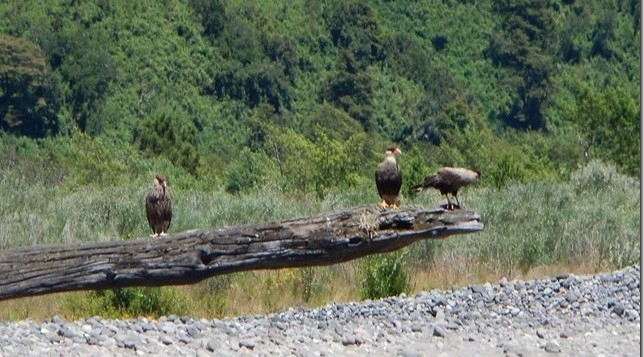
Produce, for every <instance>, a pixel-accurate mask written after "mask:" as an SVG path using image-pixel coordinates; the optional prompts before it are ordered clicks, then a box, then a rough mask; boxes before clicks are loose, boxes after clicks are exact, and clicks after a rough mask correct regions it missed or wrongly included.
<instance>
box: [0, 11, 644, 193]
mask: <svg viewBox="0 0 644 357" xmlns="http://www.w3.org/2000/svg"><path fill="white" fill-rule="evenodd" d="M0 15H1V16H0V130H1V131H2V133H1V134H0V135H1V136H0V137H2V138H3V139H4V140H5V142H7V143H8V144H7V145H9V146H20V145H26V144H25V142H32V143H33V145H32V144H29V145H27V147H30V148H31V149H29V150H17V151H12V152H18V153H20V155H22V156H23V158H24V160H26V161H29V160H32V161H33V160H36V158H38V157H45V156H46V157H50V158H51V159H52V161H51V167H48V168H43V169H42V170H54V171H56V170H58V169H57V168H61V169H60V170H62V168H63V167H64V168H65V170H66V171H68V172H69V173H68V174H66V175H65V178H64V179H63V181H65V180H67V181H73V182H70V183H79V182H80V183H84V182H87V181H88V180H87V178H84V177H83V176H84V175H86V174H89V173H87V170H86V168H87V167H96V168H102V169H103V170H108V171H110V170H111V171H112V173H113V174H114V175H115V177H114V179H115V180H121V181H129V180H134V179H135V178H136V177H138V176H139V175H142V174H148V173H149V171H151V170H164V171H170V172H172V173H173V174H174V175H175V176H178V177H180V178H182V179H181V180H180V181H182V182H185V183H186V184H193V183H195V182H205V183H207V184H209V185H210V184H215V185H222V186H223V187H226V188H227V189H228V190H229V191H231V192H239V191H242V190H246V189H248V188H252V187H256V186H261V185H265V184H274V185H280V186H281V187H282V188H284V189H288V190H295V191H302V192H313V193H315V194H317V195H318V196H324V195H325V194H327V193H328V192H330V191H332V190H333V189H334V187H336V186H338V185H341V186H343V187H355V186H359V185H363V184H367V183H369V184H370V183H371V180H372V175H373V169H374V167H375V165H376V164H377V161H378V160H380V157H381V155H382V152H383V151H384V149H385V148H386V147H388V146H391V145H400V146H401V147H402V149H403V153H404V154H403V156H401V157H400V160H401V164H402V165H403V170H407V172H406V175H407V176H406V177H410V178H412V177H422V175H423V174H427V173H429V171H430V170H433V169H435V168H437V167H438V166H439V165H459V166H468V167H474V168H477V169H478V170H480V171H481V172H484V173H485V174H486V176H487V177H489V178H490V179H491V180H490V181H489V182H493V183H495V184H498V185H502V184H503V183H504V182H507V181H508V180H526V179H530V178H544V177H560V174H561V172H566V170H569V169H571V168H574V167H576V166H577V165H578V164H579V163H581V162H583V160H584V154H585V155H589V156H592V157H595V158H599V159H601V160H605V161H609V162H612V163H614V164H616V165H617V167H618V168H619V169H620V170H622V171H623V172H625V173H627V174H630V175H638V174H639V167H640V166H639V165H640V164H639V160H640V153H639V130H638V128H639V120H640V119H639V118H640V112H641V109H640V106H639V95H640V89H639V83H640V72H639V60H640V48H639V43H640V41H639V38H640V36H641V34H640V26H639V22H640V18H639V16H640V3H639V2H638V1H634V0H629V1H621V0H620V1H618V0H610V1H599V0H591V1H583V2H582V1H574V0H503V1H476V2H473V1H457V0H449V1H426V2H391V1H384V0H374V1H369V2H363V1H353V0H351V1H340V0H332V1H326V2H318V1H310V0H293V1H289V2H264V1H247V2H236V1H227V0H217V1H205V0H169V1H164V2H133V3H123V4H119V5H118V6H117V5H115V4H113V3H111V2H108V1H104V0H89V1H83V2H70V1H66V0H54V1H48V2H47V4H43V3H42V2H40V1H36V0H25V1H20V2H5V3H2V4H0ZM74 138H76V139H74ZM78 138H83V142H85V140H89V141H93V143H91V144H88V143H86V144H83V145H70V143H72V142H74V140H78ZM77 150H94V153H93V154H89V153H83V154H87V155H79V154H78V153H77V152H75V151H77ZM98 153H107V155H108V156H109V158H104V157H102V156H101V155H100V154H98ZM71 157H74V158H76V159H74V160H71V159H70V158H71ZM123 167H129V168H130V169H128V170H124V169H123Z"/></svg>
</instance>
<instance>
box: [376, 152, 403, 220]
mask: <svg viewBox="0 0 644 357" xmlns="http://www.w3.org/2000/svg"><path fill="white" fill-rule="evenodd" d="M400 153H401V151H400V149H398V148H396V147H393V148H389V149H387V151H385V159H384V160H382V162H381V163H380V164H378V167H377V168H376V187H377V188H378V194H379V195H380V198H381V199H382V201H380V203H379V204H380V205H381V206H383V207H391V208H398V204H397V203H396V200H398V195H399V193H400V186H401V185H402V172H401V171H400V167H398V164H397V163H396V155H398V154H400Z"/></svg>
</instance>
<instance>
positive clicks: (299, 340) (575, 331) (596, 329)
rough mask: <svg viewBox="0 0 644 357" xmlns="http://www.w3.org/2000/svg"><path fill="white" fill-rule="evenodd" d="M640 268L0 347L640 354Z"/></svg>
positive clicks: (57, 327)
mask: <svg viewBox="0 0 644 357" xmlns="http://www.w3.org/2000/svg"><path fill="white" fill-rule="evenodd" d="M639 353H640V266H639V265H638V266H632V267H628V268H626V269H623V270H620V271H616V272H613V273H606V274H598V275H593V276H574V275H565V274H564V275H558V276H556V277H552V278H551V279H543V280H531V281H521V280H518V281H512V282H508V281H505V280H502V281H499V282H498V283H497V284H495V285H492V284H484V285H472V286H467V287H462V288H457V289H452V290H449V291H440V290H432V291H429V292H423V293H420V294H418V295H416V296H411V297H407V296H404V295H402V296H399V297H392V298H387V299H383V300H378V301H363V302H359V303H348V304H335V303H332V304H329V305H326V306H324V307H321V308H318V309H303V308H298V309H291V310H289V311H286V312H283V313H278V314H273V315H268V316H244V317H239V318H227V319H222V320H217V319H215V320H206V319H197V320H195V319H193V318H190V317H176V316H168V317H162V318H160V319H159V320H148V319H143V318H141V319H137V320H103V319H100V318H98V317H93V318H88V319H85V320H78V321H64V320H62V319H59V318H58V317H53V318H51V319H49V320H45V321H42V322H34V321H30V320H26V321H20V322H0V355H1V356H59V355H60V356H83V357H90V356H131V355H159V356H210V355H213V354H216V355H218V356H228V355H231V356H232V355H249V356H250V355H253V356H255V355H296V356H339V355H343V356H364V355H367V354H370V355H376V356H379V355H401V356H426V355H432V356H452V355H464V356H465V355H477V356H499V355H510V356H512V355H519V356H542V355H544V356H545V355H553V354H560V355H565V356H587V355H594V356H599V355H604V356H637V355H639Z"/></svg>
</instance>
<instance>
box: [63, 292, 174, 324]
mask: <svg viewBox="0 0 644 357" xmlns="http://www.w3.org/2000/svg"><path fill="white" fill-rule="evenodd" d="M186 307H187V304H186V300H185V298H184V297H182V296H181V295H180V294H179V293H178V291H177V290H176V289H174V288H169V287H161V288H147V287H146V288H120V289H111V290H98V291H90V292H87V293H85V294H83V295H81V296H79V295H70V296H69V297H68V298H67V300H66V310H67V311H68V313H69V314H70V315H71V316H73V317H77V316H95V315H98V316H103V317H110V318H129V317H136V316H153V317H160V316H164V315H169V314H180V313H181V312H182V311H183V310H184V309H185V308H186Z"/></svg>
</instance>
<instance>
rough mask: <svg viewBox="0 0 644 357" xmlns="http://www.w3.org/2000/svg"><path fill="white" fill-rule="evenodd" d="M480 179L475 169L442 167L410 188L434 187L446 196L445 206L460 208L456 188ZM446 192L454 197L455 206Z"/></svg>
mask: <svg viewBox="0 0 644 357" xmlns="http://www.w3.org/2000/svg"><path fill="white" fill-rule="evenodd" d="M480 179H481V173H480V172H478V171H475V170H469V169H464V168H461V167H443V168H441V169H440V170H438V172H437V173H435V174H433V175H429V176H427V177H425V180H424V181H423V183H421V184H419V185H416V186H412V188H411V189H412V190H414V191H415V192H420V191H422V190H425V189H428V188H431V187H433V188H435V189H437V190H439V191H440V192H441V194H442V195H445V198H447V208H448V209H454V208H456V207H458V208H460V207H461V203H460V202H459V201H458V190H459V189H460V188H461V187H464V186H467V185H469V184H471V183H473V182H476V181H478V180H480ZM448 193H451V194H452V195H453V196H454V198H456V206H455V205H454V204H452V203H451V202H450V200H449V196H448V195H447V194H448Z"/></svg>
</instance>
